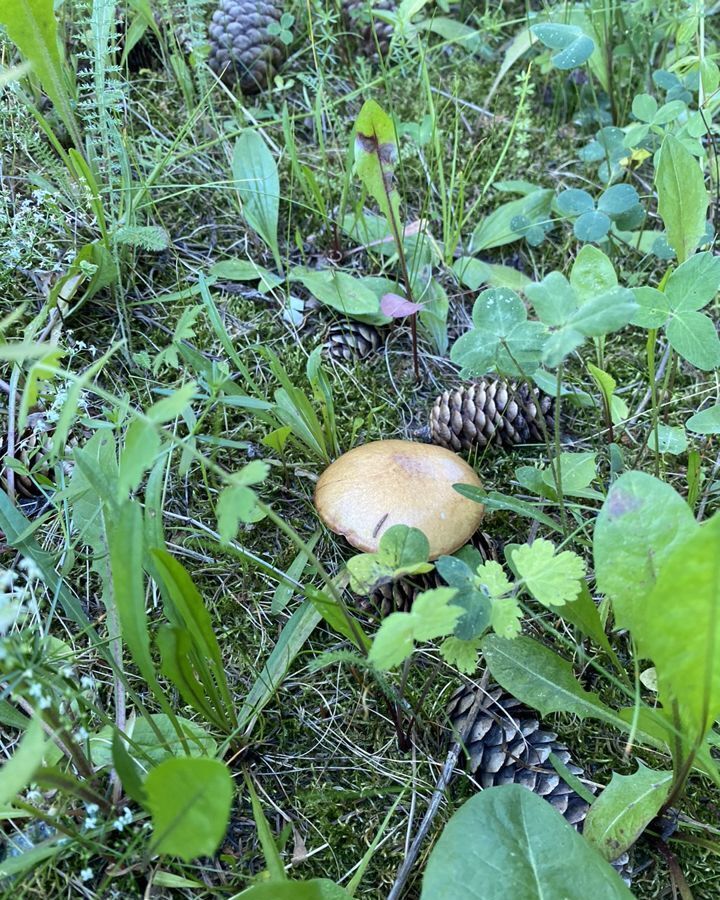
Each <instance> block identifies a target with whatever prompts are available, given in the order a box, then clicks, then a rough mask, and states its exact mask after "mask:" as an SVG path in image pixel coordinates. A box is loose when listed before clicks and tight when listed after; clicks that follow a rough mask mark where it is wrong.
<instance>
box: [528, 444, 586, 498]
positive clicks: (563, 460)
mask: <svg viewBox="0 0 720 900" xmlns="http://www.w3.org/2000/svg"><path fill="white" fill-rule="evenodd" d="M558 463H559V465H560V473H561V476H562V489H563V494H565V495H567V496H570V497H596V498H598V499H602V494H599V493H598V492H597V491H595V490H593V489H592V488H591V487H590V485H591V484H592V482H593V481H594V480H595V478H596V477H597V455H596V454H595V453H572V452H564V453H561V454H560V456H559V457H558V459H557V460H556V465H557V464H558ZM521 471H523V472H525V471H527V470H525V469H523V470H521V469H518V471H517V475H518V478H520V473H521ZM531 471H532V472H534V473H536V474H535V475H534V476H533V480H532V482H531V483H530V484H527V483H526V486H528V487H529V488H530V489H531V490H534V491H535V492H536V493H538V494H541V495H542V496H544V497H549V498H550V499H557V492H556V486H555V476H554V474H553V468H552V467H551V466H546V467H545V468H543V469H531Z"/></svg>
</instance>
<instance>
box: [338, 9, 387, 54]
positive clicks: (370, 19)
mask: <svg viewBox="0 0 720 900" xmlns="http://www.w3.org/2000/svg"><path fill="white" fill-rule="evenodd" d="M342 9H343V13H344V15H345V19H346V20H347V24H348V28H349V30H350V31H352V32H353V34H355V35H356V37H357V39H358V42H359V44H360V48H361V50H362V52H363V54H364V55H365V56H368V57H370V58H373V57H377V55H378V52H379V54H380V56H387V53H388V50H389V49H390V41H391V40H392V35H393V26H392V25H390V23H389V22H383V21H382V19H378V18H376V17H375V16H374V15H373V12H374V11H375V10H384V11H385V12H394V11H395V10H396V9H397V3H396V2H395V0H342Z"/></svg>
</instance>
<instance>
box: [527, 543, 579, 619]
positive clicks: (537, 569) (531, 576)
mask: <svg viewBox="0 0 720 900" xmlns="http://www.w3.org/2000/svg"><path fill="white" fill-rule="evenodd" d="M512 562H513V565H514V566H515V569H516V571H517V573H518V575H519V576H520V577H521V578H522V579H523V581H524V582H525V586H526V587H527V589H528V590H529V591H530V593H531V594H532V595H533V597H534V598H535V599H536V600H537V601H538V602H539V603H542V605H543V606H564V604H565V603H567V602H569V601H571V600H574V599H575V598H576V597H577V596H578V594H579V593H580V588H581V586H582V585H581V579H582V578H583V576H584V575H585V563H584V562H583V560H582V559H581V558H580V557H579V556H578V555H577V554H576V553H573V552H572V551H570V550H563V551H561V552H560V553H556V552H555V545H554V544H553V543H552V542H551V541H546V540H545V539H544V538H538V539H537V540H535V541H533V543H532V544H523V545H522V546H521V547H518V548H517V549H515V550H513V551H512Z"/></svg>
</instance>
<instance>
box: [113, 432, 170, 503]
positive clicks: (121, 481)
mask: <svg viewBox="0 0 720 900" xmlns="http://www.w3.org/2000/svg"><path fill="white" fill-rule="evenodd" d="M159 450H160V435H159V434H158V431H157V428H156V427H155V426H154V425H153V424H152V423H151V422H146V421H145V420H144V419H134V420H133V421H132V422H131V423H130V424H129V425H128V429H127V431H126V432H125V446H124V447H123V450H122V453H121V454H120V472H119V475H118V485H117V497H118V500H120V501H122V500H123V499H125V498H126V497H127V495H128V494H129V493H131V492H132V491H135V490H137V488H138V487H139V486H140V482H141V480H142V477H143V475H144V474H145V472H147V470H148V469H150V468H151V467H152V465H153V463H154V462H155V456H156V454H157V453H158V451H159Z"/></svg>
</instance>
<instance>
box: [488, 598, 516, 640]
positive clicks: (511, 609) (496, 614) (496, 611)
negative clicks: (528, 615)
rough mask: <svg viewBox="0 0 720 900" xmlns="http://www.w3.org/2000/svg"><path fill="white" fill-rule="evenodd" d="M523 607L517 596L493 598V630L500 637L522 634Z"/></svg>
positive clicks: (510, 637) (491, 616)
mask: <svg viewBox="0 0 720 900" xmlns="http://www.w3.org/2000/svg"><path fill="white" fill-rule="evenodd" d="M521 619H522V609H521V608H520V604H519V603H518V601H517V599H516V598H515V597H504V598H502V599H493V600H492V606H491V611H490V624H491V625H492V630H493V631H494V632H495V634H497V635H498V636H499V637H502V638H509V639H512V638H515V637H517V635H519V634H520V620H521Z"/></svg>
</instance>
